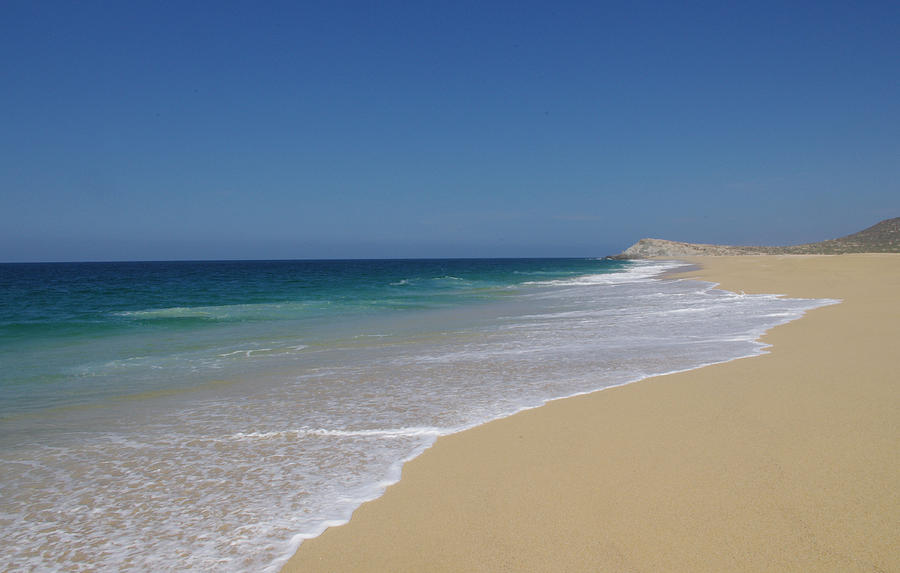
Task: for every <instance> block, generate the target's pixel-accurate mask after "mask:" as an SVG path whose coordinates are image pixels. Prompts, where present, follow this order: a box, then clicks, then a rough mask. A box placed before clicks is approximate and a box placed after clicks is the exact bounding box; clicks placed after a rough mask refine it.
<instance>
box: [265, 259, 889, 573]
mask: <svg viewBox="0 0 900 573" xmlns="http://www.w3.org/2000/svg"><path fill="white" fill-rule="evenodd" d="M681 260H685V261H687V262H689V263H692V264H695V265H696V264H700V265H702V268H700V269H691V270H689V271H687V272H684V273H679V275H678V276H679V277H685V278H697V279H699V280H708V281H711V282H716V283H719V288H723V289H728V290H732V291H734V292H740V291H741V290H743V291H745V292H768V293H778V294H785V295H788V296H791V297H803V298H838V299H844V304H840V305H834V306H828V307H820V308H818V309H815V310H814V311H809V312H808V313H807V314H806V315H805V316H804V317H803V318H801V319H798V320H795V321H792V322H790V323H788V324H786V325H782V326H780V327H776V328H774V329H772V330H770V331H768V332H767V333H766V334H765V335H764V336H763V337H762V338H761V339H760V340H761V341H762V342H764V343H766V344H768V345H770V348H768V353H767V354H761V355H756V356H754V357H751V358H752V360H749V359H739V360H733V361H730V362H725V363H718V364H714V365H710V366H705V367H701V368H698V369H692V370H688V371H684V372H680V373H674V374H666V375H662V376H657V377H651V378H646V379H643V380H640V382H641V383H640V384H636V383H628V384H625V385H621V386H617V387H614V388H607V389H606V390H607V391H605V392H601V391H597V392H593V393H590V394H586V395H582V396H576V397H570V398H565V399H560V400H555V401H552V402H550V403H548V404H546V405H544V406H541V407H539V408H535V409H532V410H526V411H523V412H520V413H518V414H515V415H513V416H511V417H508V418H503V419H500V420H496V421H493V422H489V423H487V424H484V425H482V426H477V427H475V428H472V429H469V430H466V431H464V432H461V433H458V434H453V435H450V436H445V437H442V438H440V439H439V440H438V441H437V442H436V443H435V444H434V445H433V446H432V447H431V448H430V449H429V450H427V451H426V452H425V453H424V454H422V455H421V456H419V457H418V458H416V459H414V460H413V461H411V462H408V463H407V464H406V465H404V467H403V477H402V479H401V480H400V482H398V483H397V484H395V485H393V486H391V487H389V488H388V490H387V491H386V492H385V494H384V495H382V497H380V498H378V499H377V500H374V501H371V502H368V503H366V504H364V505H363V506H361V507H360V508H359V509H358V510H357V511H356V512H355V513H354V514H353V517H352V519H351V520H350V522H349V523H348V524H347V525H344V526H341V527H336V528H330V529H328V530H326V531H325V532H324V533H323V534H322V535H320V536H319V537H316V538H313V539H309V540H306V541H304V542H303V544H302V545H301V547H300V550H299V551H298V552H297V553H296V554H295V555H294V557H292V558H291V560H290V561H289V562H288V563H287V565H285V567H284V568H283V569H282V570H283V571H286V572H291V571H317V570H322V571H354V570H358V571H377V570H386V571H387V570H390V571H415V570H431V571H441V570H446V571H454V570H484V571H496V570H551V571H552V570H559V571H563V570H585V569H596V570H603V569H607V570H615V571H620V570H629V569H636V570H637V569H650V570H710V571H711V570H722V569H725V570H759V569H764V568H776V569H788V570H790V569H809V568H813V569H816V570H823V569H825V570H829V569H831V570H841V571H847V570H873V569H874V570H877V568H879V567H880V568H882V569H885V570H887V569H892V568H893V567H895V566H897V565H900V563H897V559H900V558H898V557H896V556H897V555H898V553H900V551H897V549H898V547H897V542H896V541H894V540H893V536H892V535H891V533H892V532H894V531H896V530H897V526H900V523H898V518H897V516H898V515H900V511H898V509H900V501H898V498H897V495H896V494H895V493H893V491H892V488H891V484H892V483H893V481H895V479H892V478H896V476H897V475H900V474H898V473H897V470H898V468H900V461H898V454H897V453H894V452H897V451H898V448H896V447H895V446H900V444H898V438H897V437H896V436H897V431H896V429H897V422H898V420H897V419H896V411H897V410H896V408H895V409H893V410H891V408H890V405H891V404H894V405H896V402H897V399H896V396H895V395H896V394H897V393H896V392H891V390H892V389H893V388H891V387H889V385H888V386H886V382H885V380H886V379H885V376H889V374H888V373H889V372H891V371H893V367H895V366H897V367H898V368H900V364H898V360H897V358H895V357H894V356H892V355H891V354H890V352H889V351H886V350H888V349H886V348H885V346H884V345H885V344H890V342H891V341H893V342H894V343H896V341H897V340H900V338H898V337H897V334H898V331H897V326H896V324H894V325H891V324H884V323H890V321H889V320H887V318H889V317H890V316H891V313H894V316H897V311H898V309H900V301H898V300H897V296H896V295H894V296H891V295H892V294H893V293H895V292H900V284H897V283H900V272H898V270H900V256H897V255H851V256H846V255H845V256H841V257H809V256H806V257H797V256H789V257H782V256H768V257H722V258H718V257H716V258H698V257H686V258H683V259H681ZM878 267H881V269H880V272H881V274H882V275H885V274H886V276H885V277H880V282H879V280H878V279H879V277H870V278H869V280H868V281H867V280H866V276H865V273H873V272H875V273H876V274H878V273H877V272H876V271H878ZM853 271H856V273H855V274H854V272H853ZM860 271H863V272H860ZM885 279H886V281H887V283H888V284H885ZM892 285H893V286H894V287H895V289H894V290H893V291H892V290H890V289H891V286H892ZM854 289H855V290H854ZM860 289H862V292H860ZM841 293H843V294H844V295H845V296H841ZM847 294H849V296H846V295H847ZM863 295H868V296H863ZM872 295H874V296H872ZM879 297H880V300H881V301H882V302H883V301H884V299H887V302H889V303H893V306H892V308H890V309H889V311H888V312H887V313H886V314H887V316H886V317H885V315H884V313H882V314H881V315H880V316H881V318H882V320H881V323H882V324H881V325H880V327H878V328H875V329H874V332H877V333H878V334H881V335H885V334H886V335H887V340H885V339H884V336H882V340H881V346H880V348H881V350H882V352H880V353H878V352H875V354H877V355H878V357H880V358H881V359H882V360H881V361H879V360H877V359H876V360H873V359H871V358H867V359H866V362H865V364H863V365H861V366H859V370H860V374H861V375H862V377H863V378H864V379H868V380H869V382H870V384H869V385H870V386H872V385H874V389H875V390H876V391H877V394H878V396H879V397H880V398H879V399H878V400H874V402H873V398H872V396H871V395H866V394H863V395H860V393H859V392H854V391H853V389H854V388H856V386H850V385H846V384H845V385H843V386H840V385H836V384H835V383H834V381H833V380H831V379H829V380H828V382H829V383H828V384H827V385H825V386H823V385H821V384H819V385H818V386H817V385H816V384H815V379H816V376H810V374H811V372H810V371H812V370H815V371H816V372H817V373H818V374H819V375H825V376H827V374H828V373H829V372H831V373H835V372H837V371H842V372H843V376H844V377H848V372H847V370H848V369H847V366H848V364H847V363H848V361H851V362H852V360H850V359H849V358H848V356H849V357H850V358H853V353H852V352H850V353H849V354H848V352H846V351H845V352H832V351H830V350H833V349H831V348H829V347H828V346H827V345H826V347H825V348H824V350H823V348H821V347H819V348H818V351H819V352H818V354H817V355H816V352H814V351H815V350H816V349H817V345H818V346H821V343H822V340H817V341H816V340H813V341H810V340H809V338H810V336H811V335H813V337H814V338H815V337H816V336H817V337H818V338H819V339H821V338H822V336H825V337H826V342H827V341H830V342H832V343H835V342H836V343H837V344H839V345H842V347H844V350H849V348H846V347H848V346H854V347H858V346H859V340H860V339H859V337H857V338H856V339H854V342H856V343H857V344H855V345H854V344H852V343H850V342H849V341H847V340H844V339H842V338H841V337H838V340H835V336H834V335H835V326H838V328H837V330H838V331H840V330H841V326H842V327H844V329H845V330H846V329H847V328H848V327H853V326H855V327H856V329H857V330H860V329H859V324H857V323H859V322H860V320H857V319H859V316H858V315H859V313H860V312H862V311H865V310H867V309H866V308H864V307H866V306H867V304H869V305H870V304H874V301H876V300H879ZM848 305H849V311H848V309H847V306H848ZM835 308H842V310H841V311H839V312H836V313H835V312H834V311H829V309H835ZM835 314H836V315H837V318H835V316H833V315H835ZM870 314H871V313H869V312H866V318H867V320H863V321H862V322H864V323H866V324H867V325H868V326H866V327H864V328H862V329H861V330H862V333H861V334H862V335H863V338H866V337H865V334H866V333H870V336H869V337H868V338H872V336H873V335H872V334H871V333H872V332H873V328H872V327H873V326H876V325H875V324H874V323H873V321H874V322H878V320H877V318H879V317H878V316H876V317H871V316H869V315H870ZM823 316H824V318H822V317H823ZM813 318H814V320H811V319H813ZM838 319H839V320H838ZM836 320H838V322H839V323H840V324H836V323H835V321H836ZM848 320H849V323H848V322H847V321H848ZM823 321H824V324H823V325H820V324H818V323H820V322H823ZM810 322H813V323H815V324H814V325H813V327H811V328H810V327H808V326H809V323H810ZM829 323H830V324H829ZM800 324H802V325H804V328H797V325H800ZM874 336H875V338H877V337H878V336H877V335H874ZM829 337H830V338H829ZM869 342H870V343H871V342H872V341H871V340H869ZM876 346H877V345H876ZM801 351H802V353H801V354H797V353H798V352H801ZM811 351H813V352H812V353H813V355H816V356H817V357H816V358H813V363H811V362H810V357H809V356H807V355H808V354H809V353H810V352H811ZM857 358H859V357H858V356H857ZM833 362H838V363H840V364H837V365H835V364H831V363H833ZM823 364H829V367H828V368H825V367H824V366H823ZM814 365H815V366H817V368H814V367H813V366H814ZM840 366H843V367H844V368H843V369H841V368H839V367H840ZM835 367H838V368H837V370H835ZM850 370H851V371H852V370H853V369H852V368H850ZM869 375H871V376H869ZM838 377H840V376H838ZM798 380H799V381H802V383H796V382H797V381H798ZM735 381H737V382H735ZM786 382H795V384H785V383H786ZM795 386H799V387H800V388H795ZM823 388H827V389H828V390H829V392H824V391H823ZM841 388H843V390H841ZM813 389H814V390H816V392H812V391H811V390H813ZM848 393H849V394H850V395H851V397H852V398H855V400H856V408H855V409H854V408H849V409H848V408H847V407H846V406H847V404H852V403H853V402H852V400H851V401H848V400H847V398H848V396H845V394H848ZM807 395H808V396H807ZM787 398H790V399H791V400H787ZM804 398H809V400H804ZM836 398H840V399H839V400H838V401H837V402H835V400H836ZM805 402H811V403H814V404H816V405H817V408H818V409H819V410H822V412H824V411H825V410H828V411H829V412H830V413H831V414H832V415H831V416H826V415H824V414H823V415H822V416H813V417H812V418H809V417H808V416H807V417H804V416H803V415H796V414H798V413H799V414H808V413H809V412H804V410H809V404H807V403H805ZM879 404H880V405H881V408H882V409H881V410H879V408H878V406H879ZM789 405H790V406H789ZM751 406H752V408H751ZM835 406H838V407H837V408H835ZM841 406H843V407H841ZM873 408H874V409H875V410H877V412H874V413H875V414H877V415H875V416H874V418H873V416H872V414H873V412H872V410H873ZM833 410H837V415H838V416H840V412H841V411H842V410H843V411H844V413H845V416H844V417H848V415H846V414H847V410H849V412H850V414H851V415H849V418H853V419H854V420H855V421H856V422H857V425H859V422H861V421H865V420H869V421H870V422H871V421H872V420H877V421H881V422H883V423H886V424H887V427H888V429H890V428H893V430H894V432H893V433H890V432H889V431H887V432H886V431H885V429H884V428H883V427H882V426H877V427H874V428H873V427H872V424H871V423H870V424H869V425H868V428H869V430H870V431H869V432H868V434H867V433H866V432H865V431H862V430H861V431H860V432H858V434H859V435H857V436H855V438H856V439H855V440H854V439H851V438H850V437H848V434H847V432H846V431H844V432H837V434H838V435H836V436H835V435H833V434H834V433H835V431H834V430H835V428H834V427H833V425H834V424H833V420H834V412H832V411H833ZM822 412H820V413H822ZM814 413H815V412H814ZM854 413H856V414H859V415H857V416H853V415H852V414H854ZM807 418H809V419H807ZM810 426H812V427H815V428H816V429H817V430H821V428H819V426H824V429H825V430H831V431H830V432H829V431H826V432H825V433H824V435H825V436H827V437H829V438H830V439H832V442H828V440H825V438H824V437H822V436H823V434H822V432H821V431H818V432H813V431H812V428H810ZM864 426H865V424H864ZM838 429H840V428H838ZM798 436H799V437H802V438H803V439H800V438H798ZM849 436H851V437H852V436H854V434H852V433H851V434H849ZM873 438H874V442H873ZM840 439H843V440H844V441H846V442H852V443H851V444H849V447H848V449H847V451H843V450H839V451H838V452H835V451H834V448H833V446H834V444H835V442H834V440H837V441H838V442H840ZM804 440H805V441H806V442H808V444H807V445H810V446H814V447H810V448H803V447H800V446H799V445H798V444H794V443H793V442H803V441H804ZM859 441H862V442H864V443H863V444H858V443H856V442H859ZM829 443H831V444H832V446H831V447H830V446H828V444H829ZM860 446H862V447H860ZM876 446H877V447H876ZM873 447H874V448H875V449H874V450H873ZM848 452H855V453H856V454H858V455H863V454H865V453H866V452H868V454H869V455H868V457H867V458H866V460H865V461H866V463H861V462H860V463H852V460H851V461H848V460H845V459H843V458H844V457H846V456H847V455H849V453H848ZM873 452H875V453H877V454H879V455H873ZM842 456H843V457H842ZM851 457H852V456H851ZM842 460H843V461H842ZM879 460H880V461H881V462H883V463H882V464H881V465H880V467H881V469H880V470H871V468H872V467H874V466H878V465H879V464H878V461H879ZM857 461H858V462H859V460H857ZM837 462H842V463H837ZM838 467H840V468H843V470H844V472H842V473H837V474H836V473H835V471H836V470H837V468H838ZM865 468H870V469H869V470H867V469H865ZM856 474H859V475H858V477H859V478H860V479H861V480H862V481H859V482H854V483H856V484H857V485H851V484H848V483H847V481H848V480H847V476H848V475H856ZM850 481H853V480H850ZM863 486H865V487H863ZM821 488H824V489H822V491H823V492H827V493H824V494H822V495H824V496H825V497H826V498H827V501H826V500H823V499H822V495H820V494H817V493H816V491H817V489H821ZM860 488H862V489H863V490H865V491H862V492H860V491H858V490H860ZM892 496H893V497H892ZM854 500H855V503H854ZM873 500H875V501H874V502H873ZM839 510H840V511H839ZM838 524H844V525H838ZM879 524H880V527H879V526H878V525H879ZM860 530H862V531H863V533H860ZM698 533H703V535H698Z"/></svg>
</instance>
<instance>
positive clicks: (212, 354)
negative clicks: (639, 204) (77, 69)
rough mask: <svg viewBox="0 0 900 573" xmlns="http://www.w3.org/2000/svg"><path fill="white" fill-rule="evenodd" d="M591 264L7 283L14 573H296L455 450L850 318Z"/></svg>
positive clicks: (114, 270) (13, 272)
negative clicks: (452, 444) (393, 491)
mask: <svg viewBox="0 0 900 573" xmlns="http://www.w3.org/2000/svg"><path fill="white" fill-rule="evenodd" d="M683 266H684V265H683V264H682V263H678V262H674V261H672V262H666V261H653V262H626V261H610V260H595V259H502V260H487V259H485V260H361V261H244V262H240V261H222V262H135V263H54V264H49V263H48V264H43V263H40V264H37V263H36V264H2V265H0V570H2V571H22V570H25V571H27V570H34V571H38V570H40V571H54V570H55V571H96V570H101V571H150V570H152V571H263V572H274V571H277V570H278V569H279V568H280V567H281V565H282V564H283V563H284V562H285V561H286V560H287V558H288V557H289V556H290V555H291V554H292V553H293V551H294V550H295V549H296V548H297V546H298V545H299V543H300V542H301V541H302V540H303V539H306V538H310V537H314V536H316V535H318V534H319V533H321V532H322V531H323V530H324V529H325V528H327V527H329V526H332V525H336V524H340V523H343V522H345V521H346V520H347V519H349V517H350V514H351V513H352V512H353V510H354V509H355V508H356V507H358V506H359V505H360V504H361V503H363V502H364V501H366V500H370V499H373V498H375V497H377V496H378V495H380V493H381V492H383V490H384V488H385V487H387V486H388V485H389V484H391V483H394V482H395V481H397V480H398V479H399V476H400V469H401V466H402V464H403V463H404V462H405V461H407V460H409V459H411V458H414V457H416V456H417V455H419V454H420V453H422V452H423V451H424V450H425V449H427V448H428V447H429V446H430V445H431V444H432V443H433V442H434V441H435V439H437V437H439V436H442V435H446V434H450V433H454V432H458V431H460V430H463V429H465V428H469V427H472V426H476V425H479V424H483V423H485V422H487V421H489V420H493V419H497V418H502V417H505V416H509V415H511V414H513V413H515V412H517V411H520V410H523V409H527V408H534V407H537V406H540V405H541V404H544V403H546V402H547V401H548V400H553V399H556V398H561V397H566V396H573V395H577V394H583V393H587V392H592V391H595V390H599V389H602V388H607V387H611V386H616V385H621V384H625V383H628V382H633V381H636V380H640V379H642V378H646V377H648V376H653V375H656V374H662V373H667V372H675V371H681V370H686V369H691V368H697V367H699V366H702V365H706V364H711V363H716V362H724V361H728V360H733V359H736V358H740V357H746V356H752V355H755V354H759V353H760V352H763V351H764V346H763V345H762V344H761V343H760V342H758V341H757V339H758V337H759V336H760V335H761V334H762V333H763V332H765V331H766V330H768V329H770V328H772V327H774V326H776V325H779V324H783V323H785V322H788V321H790V320H793V319H795V318H798V317H799V316H801V315H802V314H803V313H804V312H805V311H807V310H810V309H812V308H816V307H818V306H822V305H824V304H830V303H833V302H835V301H827V300H809V299H788V298H782V297H779V296H776V295H774V294H773V295H745V294H743V293H730V292H726V291H722V290H718V289H716V288H715V285H713V284H711V283H706V282H698V281H689V280H670V279H663V278H661V274H662V273H664V272H666V271H670V270H673V269H677V268H680V267H683Z"/></svg>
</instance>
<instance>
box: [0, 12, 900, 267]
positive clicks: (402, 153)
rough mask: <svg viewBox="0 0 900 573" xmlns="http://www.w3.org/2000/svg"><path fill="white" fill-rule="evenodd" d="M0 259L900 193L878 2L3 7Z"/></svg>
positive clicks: (557, 234) (613, 234)
mask: <svg viewBox="0 0 900 573" xmlns="http://www.w3.org/2000/svg"><path fill="white" fill-rule="evenodd" d="M0 82H2V85H0V114H2V115H0V261H28V260H33V261H47V260H49V261H55V260H139V259H209V258H213V259H219V258H229V259H234V258H332V257H336V258H356V257H363V258H364V257H444V256H461V257H467V256H593V255H606V254H610V253H613V252H617V251H618V250H620V249H622V248H624V247H626V246H628V245H629V244H630V243H632V242H633V241H635V240H637V239H639V238H641V237H643V236H656V237H663V238H670V239H675V240H685V241H701V242H723V243H743V244H781V243H797V242H806V241H814V240H820V239H825V238H833V237H836V236H841V235H845V234H848V233H851V232H854V231H857V230H859V229H861V228H863V227H866V226H868V225H871V224H874V223H876V222H877V221H879V220H881V219H884V218H888V217H895V216H900V4H898V3H897V2H896V1H892V2H844V3H833V2H825V1H817V2H784V1H779V2H772V3H766V2H734V3H728V2H704V3H685V4H683V5H682V4H681V3H677V2H654V3H640V2H599V1H596V2H584V3H581V2H571V3H559V2H544V3H531V2H508V3H499V2H494V3H491V2H484V1H477V2H465V1H453V2H427V1H425V2H402V3H401V2H397V3H394V2H338V1H325V2H284V3H278V2H230V1H215V2H160V1H156V0H155V1H152V2H141V1H131V0H130V1H127V2H112V1H111V2H69V1H67V2H40V1H37V0H27V1H24V2H19V1H9V0H7V1H5V2H3V5H2V7H0Z"/></svg>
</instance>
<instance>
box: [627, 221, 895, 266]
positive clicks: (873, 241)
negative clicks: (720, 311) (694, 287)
mask: <svg viewBox="0 0 900 573" xmlns="http://www.w3.org/2000/svg"><path fill="white" fill-rule="evenodd" d="M845 253H900V217H895V218H893V219H885V220H884V221H881V222H880V223H876V224H875V225H872V226H871V227H869V228H867V229H863V230H862V231H859V232H858V233H853V234H852V235H847V236H846V237H840V238H838V239H829V240H827V241H820V242H818V243H806V244H803V245H790V246H785V247H763V246H739V245H708V244H703V243H681V242H678V241H667V240H665V239H641V240H640V241H638V242H637V243H635V244H633V245H631V246H630V247H628V248H627V249H625V251H623V252H622V253H620V254H618V255H616V256H614V257H611V258H614V259H646V258H650V257H688V256H697V255H840V254H845Z"/></svg>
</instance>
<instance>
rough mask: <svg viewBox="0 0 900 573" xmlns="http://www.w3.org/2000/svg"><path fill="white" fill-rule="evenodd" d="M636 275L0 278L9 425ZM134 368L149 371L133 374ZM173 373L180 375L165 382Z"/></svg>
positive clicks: (241, 272)
mask: <svg viewBox="0 0 900 573" xmlns="http://www.w3.org/2000/svg"><path fill="white" fill-rule="evenodd" d="M624 265H625V263H621V262H612V261H598V260H589V259H588V260H585V259H572V260H565V259H549V260H526V259H510V260H381V261H371V260H363V261H247V262H233V261H223V262H141V263H67V264H12V265H10V264H7V265H0V364H2V366H3V368H2V371H0V416H10V415H15V414H17V413H23V412H28V411H37V410H41V409H44V408H51V407H60V406H71V405H85V404H90V403H92V402H94V401H102V400H104V399H109V398H112V397H117V396H123V395H127V394H129V393H137V392H147V391H158V390H164V389H171V388H179V387H184V386H186V385H191V384H198V383H203V382H205V381H208V378H209V376H211V375H212V374H214V373H215V372H214V371H215V370H218V369H219V367H221V364H220V363H221V361H220V360H218V359H219V358H222V356H220V355H221V354H224V353H227V352H236V353H240V352H242V351H243V352H247V351H249V352H251V354H252V353H254V352H258V351H260V349H261V348H262V346H259V347H258V348H257V347H256V346H258V344H257V343H258V340H259V338H260V337H265V338H266V339H267V340H268V342H267V343H266V346H270V345H273V344H274V345H276V346H277V347H279V348H280V349H281V350H283V351H285V352H287V351H289V350H291V349H294V348H296V347H298V346H300V345H304V344H310V343H312V344H315V343H317V342H319V338H320V337H321V336H322V335H323V334H324V333H326V332H328V330H329V325H334V324H335V323H338V322H340V321H342V320H343V321H348V320H350V321H352V320H353V319H360V318H364V317H377V316H379V315H389V314H392V313H396V312H401V311H411V310H426V309H435V308H449V307H453V306H460V305H464V304H467V303H474V302H478V301H489V300H493V299H498V298H502V297H503V296H505V295H508V294H509V293H510V292H511V289H515V287H516V286H519V285H522V284H523V283H526V282H529V281H534V280H535V279H536V278H541V279H559V278H566V277H571V276H575V275H579V274H587V273H598V272H610V271H614V270H616V269H619V268H622V267H623V266H624ZM274 351H276V350H273V349H269V350H265V351H264V352H274ZM123 361H126V362H123ZM127 362H131V363H132V364H135V365H137V364H139V366H136V367H135V368H130V369H129V368H128V366H129V365H128V364H127ZM172 368H175V369H176V370H177V371H178V372H179V376H177V377H162V376H158V375H156V372H154V370H159V369H172ZM140 369H143V370H144V372H143V373H141V372H138V371H137V370H140ZM125 372H127V373H128V375H127V376H126V377H124V378H123V373H125Z"/></svg>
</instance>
